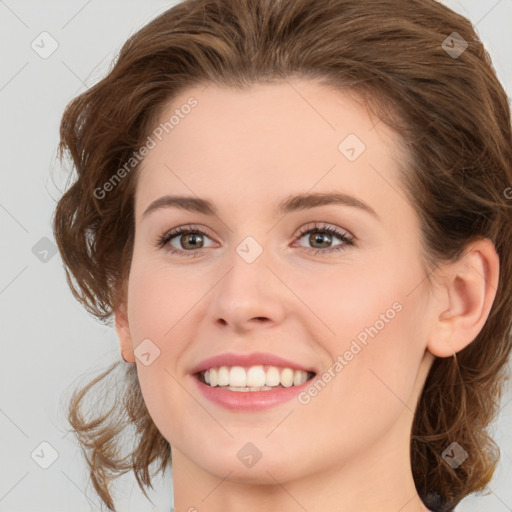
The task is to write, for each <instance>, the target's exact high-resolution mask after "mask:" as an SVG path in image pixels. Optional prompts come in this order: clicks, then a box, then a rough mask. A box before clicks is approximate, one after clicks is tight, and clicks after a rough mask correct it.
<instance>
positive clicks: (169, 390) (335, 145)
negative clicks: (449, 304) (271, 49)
mask: <svg viewBox="0 0 512 512" xmlns="http://www.w3.org/2000/svg"><path fill="white" fill-rule="evenodd" d="M291 84H293V87H292V85H291ZM191 97H193V98H194V100H189V98H191ZM187 102H188V103H187ZM187 104H188V105H194V106H193V107H190V108H188V107H184V106H185V105H187ZM176 109H178V111H179V113H178V114H176V112H175V111H176ZM173 114H175V118H174V120H173V121H171V122H172V123H173V126H172V129H169V125H168V126H167V130H168V131H169V133H168V134H166V133H165V130H164V131H163V136H162V133H161V132H162V128H160V129H159V131H155V132H153V134H152V135H150V136H151V137H152V140H153V141H154V143H155V144H153V143H150V144H149V145H150V146H151V147H152V148H151V149H150V151H149V153H148V154H147V156H146V158H145V160H144V162H143V164H142V166H141V168H140V175H139V179H138V184H137V191H136V198H135V216H136V235H135V242H134V252H133V260H132V264H131V270H130V274H129V280H128V297H127V319H128V323H129V340H130V341H129V344H130V347H129V348H130V349H132V350H135V355H136V356H138V357H137V358H136V364H137V371H138V376H139V380H140V385H141V389H142V392H143V396H144V399H145V402H146V405H147V407H148V410H149V413H150V414H151V416H152V418H153V420H154V422H155V424H156V426H157V427H158V428H159V430H160V431H161V433H162V434H163V436H164V437H165V438H166V439H167V440H168V441H169V442H170V444H171V446H172V447H173V450H174V452H176V453H178V452H179V453H180V454H181V456H182V457H183V458H184V459H186V460H187V461H189V463H190V466H191V467H195V468H200V469H201V470H202V471H206V472H208V473H211V474H213V475H217V476H219V477H221V478H224V476H225V475H226V474H227V473H228V472H229V471H231V472H232V473H231V478H232V479H235V480H236V479H239V480H240V481H252V482H256V481H271V482H272V483H275V482H274V481H273V480H271V479H270V477H269V475H268V473H267V471H268V472H269V473H271V474H272V475H273V477H275V478H276V479H277V480H278V481H286V480H287V479H292V478H297V477H299V476H303V475H308V474H311V475H312V474H314V473H318V472H319V471H322V470H325V469H329V468H334V467H336V466H340V465H341V464H344V463H346V462H348V461H355V460H360V459H359V458H360V456H361V454H362V453H373V454H375V456H377V454H379V456H380V457H381V458H382V457H385V456H386V455H385V454H387V455H388V456H389V453H390V450H391V449H390V447H391V446H392V447H393V450H395V451H396V450H402V451H401V453H402V454H403V455H404V458H405V455H406V452H407V449H408V445H409V437H410V425H411V422H412V419H413V411H414V409H415V404H416V400H417V397H418V395H419V392H420V391H421V387H422V385H423V382H424V379H425V376H426V374H427V372H428V368H429V366H430V363H431V361H432V359H431V358H430V357H429V356H430V353H428V352H427V351H426V348H425V347H426V343H425V338H426V335H425V333H426V331H425V329H426V325H425V321H424V320H423V316H424V315H423V312H424V311H425V308H426V307H427V305H428V290H427V288H426V281H425V280H424V278H425V273H424V270H423V266H422V256H421V253H420V231H419V224H418V219H417V216H416V214H415V213H414V211H413V208H412V206H411V205H410V204H409V203H408V202H407V201H406V200H405V199H404V197H405V194H404V192H403V190H402V188H401V185H400V184H399V181H398V165H399V163H400V162H404V158H405V157H404V155H402V154H400V152H399V150H398V143H397V139H396V138H395V135H393V133H392V132H391V131H390V130H388V128H386V126H385V125H384V123H381V122H379V120H378V119H374V118H371V117H369V114H368V113H367V110H366V109H365V107H364V106H363V104H362V103H360V102H358V101H357V100H356V99H355V97H354V96H349V95H348V94H347V93H342V92H339V91H336V90H333V89H331V88H328V87H327V86H325V85H321V84H318V83H315V82H312V81H308V80H295V81H293V82H290V83H287V82H277V83H273V84H264V85H256V86H254V87H252V88H251V89H250V90H244V91H239V90H235V89H231V88H227V87H226V88H223V87H217V86H214V85H210V86H208V87H207V88H204V87H197V88H190V89H188V90H187V91H186V92H184V93H183V94H181V95H180V96H179V97H177V98H175V99H174V100H173V101H172V104H169V105H168V108H167V109H166V110H165V111H164V112H162V115H161V119H160V120H161V122H162V123H165V122H166V121H169V119H170V118H171V116H172V115H173ZM176 120H178V121H176ZM157 130H158V128H157ZM160 138H161V140H159V139H160ZM153 146H154V147H153ZM327 194H331V197H330V199H331V200H330V201H329V200H327V199H328V197H327V196H324V195H327ZM332 194H337V196H333V195H332ZM302 195H304V196H311V197H309V199H308V198H307V197H306V198H303V199H302V200H298V199H292V198H294V197H295V196H302ZM164 196H180V197H184V198H189V199H192V200H194V201H197V200H198V199H201V200H206V201H208V202H209V203H210V206H211V207H212V209H213V210H214V212H215V213H214V214H211V213H209V212H208V211H207V210H206V208H204V207H199V206H200V205H199V206H198V205H197V204H196V203H193V202H191V201H189V202H188V203H186V202H184V201H182V202H181V203H180V204H177V203H176V202H174V203H173V202H172V201H170V200H169V198H167V200H162V201H159V202H158V203H155V201H157V200H159V199H160V198H162V197H164ZM322 197H323V199H322ZM335 199H337V201H334V200H335ZM187 205H188V207H189V208H187V207H186V206H187ZM194 205H196V206H195V207H194ZM280 205H281V206H282V205H287V207H286V208H280ZM203 206H204V205H203ZM148 209H149V210H148ZM178 229H180V230H183V232H181V233H177V232H176V230H178ZM255 353H259V354H263V356H262V358H260V359H252V360H251V359H242V356H246V355H254V354H255ZM225 354H230V355H231V356H234V358H233V359H231V360H226V361H217V362H213V363H205V364H206V366H208V367H213V368H215V367H219V366H223V364H221V363H226V362H227V363H228V364H226V366H227V367H228V368H227V372H228V373H229V372H231V373H229V375H230V376H231V377H232V378H233V379H235V378H236V376H237V375H238V374H237V372H236V370H235V371H232V370H231V369H230V367H232V366H242V367H244V368H246V369H248V368H249V367H252V366H260V365H262V366H263V371H264V372H266V373H264V377H263V378H264V379H265V378H269V379H270V377H268V375H269V371H270V373H272V372H273V374H274V376H275V374H276V373H275V372H276V369H271V368H269V366H273V367H276V368H277V372H278V373H277V375H278V376H280V377H281V376H282V373H283V371H284V368H285V367H290V368H291V369H303V370H305V371H309V372H314V373H315V376H314V377H313V378H312V379H310V380H308V381H307V382H305V383H304V384H299V382H300V380H299V379H300V375H301V374H300V373H297V374H295V373H292V375H293V376H294V377H295V376H296V375H299V377H297V385H296V386H289V382H288V383H286V384H287V385H286V386H284V387H280V388H278V389H275V388H273V389H272V390H261V391H248V392H240V391H229V390H225V389H223V390H219V387H218V386H217V387H216V388H215V387H211V386H206V385H205V384H204V383H201V382H199V378H198V377H197V376H196V375H194V371H195V370H197V369H198V368H203V367H204V366H205V365H203V364H202V362H203V361H205V360H206V359H208V358H211V357H214V356H221V355H225ZM271 356H274V357H279V358H282V359H284V360H286V362H284V363H282V364H277V363H279V361H277V363H276V361H275V360H272V359H271ZM223 371H224V370H223ZM287 372H288V374H290V371H289V370H287ZM212 373H213V372H211V373H209V374H208V375H210V376H211V374H212ZM248 373H251V372H248ZM285 373H286V372H285ZM223 375H226V374H225V373H224V374H223ZM244 375H245V373H242V378H243V376H244ZM252 375H253V376H256V377H257V376H258V375H261V369H258V370H252ZM309 375H310V374H309ZM211 378H212V379H214V377H213V376H212V377H211ZM223 378H224V377H223ZM251 378H252V377H251ZM283 379H284V380H286V377H283ZM256 382H258V378H256V380H255V381H251V383H252V384H255V383H256ZM281 382H282V383H284V382H283V381H282V380H281ZM230 383H231V384H236V381H233V380H232V381H230ZM258 385H261V384H258ZM207 391H210V393H207ZM265 393H268V395H265ZM251 395H252V396H251ZM248 443H252V444H248ZM174 452H173V457H174ZM247 456H253V457H254V456H255V457H256V458H257V457H259V456H261V458H260V459H259V460H258V461H257V463H256V464H254V465H253V466H252V467H249V466H250V463H245V462H244V461H247V460H249V459H248V458H247ZM244 457H245V459H244Z"/></svg>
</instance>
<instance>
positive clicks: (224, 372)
mask: <svg viewBox="0 0 512 512" xmlns="http://www.w3.org/2000/svg"><path fill="white" fill-rule="evenodd" d="M203 377H204V381H205V382H206V384H209V385H210V386H211V387H215V386H220V387H224V388H226V389H229V390H230V391H241V392H246V391H268V390H270V389H272V388H275V387H284V388H289V387H290V386H299V385H300V384H303V383H304V382H306V380H308V372H306V371H305V370H293V369H292V368H278V367H276V366H266V367H263V366H261V365H258V366H251V367H249V368H244V367H242V366H232V367H228V366H220V367H218V368H210V369H209V370H206V371H204V372H203Z"/></svg>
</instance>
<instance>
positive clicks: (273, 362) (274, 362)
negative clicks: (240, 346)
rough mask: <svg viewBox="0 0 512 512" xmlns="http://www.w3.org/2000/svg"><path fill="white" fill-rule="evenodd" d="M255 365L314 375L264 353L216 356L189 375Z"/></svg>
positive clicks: (285, 360)
mask: <svg viewBox="0 0 512 512" xmlns="http://www.w3.org/2000/svg"><path fill="white" fill-rule="evenodd" d="M256 365H269V366H281V367H285V368H292V369H293V370H305V371H308V372H313V373H316V372H315V370H314V369H313V368H311V367H308V366H305V365H303V364H300V363H296V362H294V361H290V360H288V359H284V358H283V357H280V356H277V355H275V354H269V353H265V352H252V353H250V354H235V353H233V352H229V353H224V354H219V355H217V356H213V357H209V358H208V359H204V360H203V361H201V362H200V363H199V364H197V365H196V366H194V367H193V368H192V370H191V371H190V373H192V374H196V373H199V372H202V371H204V370H209V369H210V368H217V367H219V366H245V367H249V366H256Z"/></svg>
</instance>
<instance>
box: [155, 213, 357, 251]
mask: <svg viewBox="0 0 512 512" xmlns="http://www.w3.org/2000/svg"><path fill="white" fill-rule="evenodd" d="M314 231H321V232H325V233H329V234H330V235H332V236H334V237H336V238H339V239H340V240H341V241H342V242H343V243H342V244H340V245H337V246H335V247H329V248H327V249H312V248H310V247H302V249H305V250H306V251H308V252H310V253H313V254H314V255H317V254H326V253H332V252H337V251H343V250H346V248H347V246H353V245H354V238H353V237H351V236H350V235H348V234H346V233H343V232H341V231H338V230H337V229H335V228H333V227H331V226H325V225H318V224H317V223H316V222H315V224H314V226H313V227H308V228H303V229H302V230H301V231H300V233H299V234H298V235H297V237H296V240H300V239H301V238H302V237H303V236H304V235H308V234H310V233H312V232H314ZM183 234H199V235H201V236H207V237H208V238H210V237H209V236H208V234H207V233H205V232H204V231H203V230H202V229H200V228H198V227H196V226H181V227H179V228H176V229H173V230H172V231H170V232H168V233H165V234H164V235H162V236H160V237H159V238H158V240H157V244H156V245H157V247H159V248H164V247H165V246H166V245H167V244H168V243H169V242H170V241H171V240H172V239H173V238H176V237H177V236H179V235H183ZM165 250H166V251H167V252H169V253H170V254H178V255H182V256H185V257H192V258H194V257H196V256H198V254H199V250H200V249H198V250H190V251H185V250H181V249H175V248H174V247H171V246H170V245H169V246H168V247H166V248H165Z"/></svg>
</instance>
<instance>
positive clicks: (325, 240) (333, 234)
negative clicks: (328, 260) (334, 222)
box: [297, 222, 354, 254]
mask: <svg viewBox="0 0 512 512" xmlns="http://www.w3.org/2000/svg"><path fill="white" fill-rule="evenodd" d="M302 238H306V242H307V243H310V244H312V245H315V244H318V245H319V247H313V248H311V247H305V249H306V250H307V251H308V252H312V253H313V254H325V253H330V252H335V251H342V250H345V249H346V248H347V246H352V245H354V237H353V236H351V235H349V234H348V233H346V232H343V231H339V230H338V229H336V228H333V227H332V226H326V225H318V224H317V223H316V222H315V224H314V226H313V227H310V228H305V229H303V230H302V231H301V232H300V233H299V235H298V237H297V239H298V240H299V241H300V240H301V239H302ZM336 238H337V239H338V240H340V241H341V242H342V243H341V244H338V245H336V246H334V247H329V246H328V244H332V243H333V239H336Z"/></svg>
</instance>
